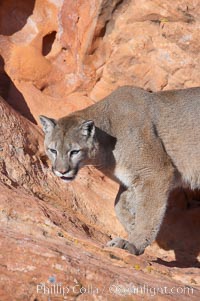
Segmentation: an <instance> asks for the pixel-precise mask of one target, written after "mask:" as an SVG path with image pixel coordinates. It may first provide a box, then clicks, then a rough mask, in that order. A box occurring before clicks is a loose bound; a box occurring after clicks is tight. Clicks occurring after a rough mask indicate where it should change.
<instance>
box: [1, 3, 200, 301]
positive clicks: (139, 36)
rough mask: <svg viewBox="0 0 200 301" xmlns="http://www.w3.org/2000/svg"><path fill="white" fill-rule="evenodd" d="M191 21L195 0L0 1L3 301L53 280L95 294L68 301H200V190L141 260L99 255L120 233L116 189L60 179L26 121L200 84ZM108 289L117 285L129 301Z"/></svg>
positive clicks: (185, 196) (174, 201) (32, 300)
mask: <svg viewBox="0 0 200 301" xmlns="http://www.w3.org/2000/svg"><path fill="white" fill-rule="evenodd" d="M199 17H200V3H199V1H197V0H193V1H189V0H177V1H170V0H165V1H160V0H142V1H141V0H140V1H139V0H87V1H86V0H27V1H22V0H19V1H14V0H2V1H1V2H0V55H1V56H0V95H1V96H2V97H3V99H2V98H1V99H0V120H1V124H0V125H1V126H0V204H1V205H0V245H1V254H0V300H1V301H7V300H20V301H23V300H24V301H27V300H29V301H37V300H46V296H45V295H44V294H43V295H42V294H39V295H38V294H37V291H36V286H37V284H39V283H47V284H50V283H49V277H52V276H53V277H55V279H56V281H57V282H62V283H64V284H65V285H70V286H71V287H73V286H74V285H77V284H78V287H80V288H81V287H87V286H88V285H91V284H93V287H94V288H98V289H99V293H98V294H94V295H91V294H86V295H84V294H80V293H78V292H77V293H73V292H71V293H70V294H69V295H68V296H67V300H69V301H70V300H84V301H90V300H106V299H107V300H109V301H112V300H122V298H124V297H125V299H126V300H133V299H134V300H141V296H140V295H134V296H133V295H132V294H128V293H127V290H126V289H127V288H130V286H132V285H138V286H142V285H144V284H146V285H148V286H149V287H154V286H155V284H156V285H157V286H158V287H166V286H167V287H169V288H170V287H180V286H185V285H186V286H187V287H192V289H194V291H193V293H191V294H192V296H189V297H188V295H187V294H180V295H178V296H177V294H175V295H173V294H168V295H163V294H158V295H157V296H154V300H159V301H160V300H178V299H180V300H182V301H184V300H191V299H192V300H199V298H200V288H199V287H200V277H199V270H198V268H199V257H200V256H199V254H200V240H199V230H200V222H199V221H200V211H199V208H200V207H199V206H198V199H199V192H198V191H197V192H194V193H192V192H188V191H185V190H182V189H180V190H178V191H175V192H174V193H173V194H172V196H171V198H170V202H169V209H168V212H167V214H166V218H165V220H164V222H163V225H162V227H161V231H160V233H159V235H158V239H157V243H154V244H153V245H152V246H150V247H148V248H147V250H146V251H145V254H144V255H142V256H140V257H136V256H132V255H130V254H128V253H127V252H125V251H123V250H117V249H115V250H112V249H110V248H105V247H103V246H105V243H106V241H108V240H109V239H110V237H114V236H118V235H121V236H123V237H125V235H126V234H125V232H124V230H123V228H122V226H121V225H120V223H119V222H118V221H117V219H116V216H115V213H114V209H113V203H114V198H115V195H116V192H117V189H118V185H117V184H116V183H113V182H112V181H111V180H109V179H107V178H106V177H105V176H104V175H102V174H101V173H100V172H98V171H96V170H95V169H94V168H90V169H83V170H82V171H81V172H80V174H79V177H78V179H77V180H76V181H75V182H73V183H71V184H69V185H65V184H63V183H62V182H60V181H59V179H57V178H56V177H55V176H54V175H53V174H52V173H51V170H50V166H49V163H48V161H47V159H46V157H45V156H44V153H43V150H42V144H43V137H42V132H41V130H40V129H39V127H38V126H37V125H36V124H33V123H37V121H38V115H40V114H44V115H47V116H50V117H55V118H57V117H61V116H63V115H66V114H69V113H70V112H72V111H75V110H78V109H81V108H84V107H86V106H88V105H90V104H92V103H94V102H96V101H98V100H99V99H101V98H102V97H104V96H106V95H108V94H109V93H110V92H111V91H113V90H114V89H115V88H117V87H118V86H121V85H125V84H130V85H135V86H140V87H143V88H145V89H147V90H152V91H157V90H165V89H172V88H173V89H174V88H183V87H185V88H187V87H192V86H200V76H199V75H200V67H199V53H200V51H199V48H200V43H199V40H200V39H199V35H200V33H199V27H200V18H199ZM9 105H10V106H9ZM22 115H23V116H24V117H25V118H24V117H23V116H22ZM27 119H29V120H27ZM30 121H31V122H30ZM191 200H195V201H193V202H191ZM8 283H9V285H8ZM110 284H111V285H112V284H114V285H116V284H120V285H122V291H123V290H126V293H125V296H124V294H123V293H122V294H120V292H117V294H116V292H113V291H109V286H110ZM142 298H144V300H149V295H148V294H144V295H143V296H142ZM125 299H124V300H125ZM52 300H54V299H53V298H52Z"/></svg>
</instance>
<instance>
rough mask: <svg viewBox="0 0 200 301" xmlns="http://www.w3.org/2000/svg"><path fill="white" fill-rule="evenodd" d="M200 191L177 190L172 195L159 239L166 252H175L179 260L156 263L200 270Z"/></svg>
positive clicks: (159, 260) (160, 260)
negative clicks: (199, 259) (199, 257)
mask: <svg viewBox="0 0 200 301" xmlns="http://www.w3.org/2000/svg"><path fill="white" fill-rule="evenodd" d="M199 233H200V190H198V189H196V190H193V191H192V190H190V189H189V188H188V189H183V188H177V189H175V190H173V191H172V192H171V194H170V196H169V201H168V209H167V212H166V214H165V218H164V220H163V222H162V225H161V228H160V231H159V233H158V236H157V239H156V241H157V243H158V244H159V246H160V247H161V248H163V249H164V250H174V252H175V257H176V260H175V261H171V262H168V261H164V260H162V259H160V258H158V259H157V260H156V262H158V263H159V264H162V265H165V266H168V267H179V268H188V267H194V268H200V262H199V261H198V260H197V256H198V255H199V253H200V235H199Z"/></svg>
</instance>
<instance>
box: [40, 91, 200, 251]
mask: <svg viewBox="0 0 200 301" xmlns="http://www.w3.org/2000/svg"><path fill="white" fill-rule="evenodd" d="M199 117H200V88H191V89H185V90H174V91H166V92H159V93H150V92H146V91H144V90H143V89H140V88H134V87H128V86H125V87H121V88H119V89H117V90H116V91H114V92H113V93H112V94H111V95H109V96H108V97H106V98H105V99H103V100H102V101H99V102H98V103H96V104H94V105H92V106H90V107H88V108H86V109H84V110H81V111H78V112H75V113H73V114H71V115H69V116H67V117H63V118H61V119H59V120H57V121H56V120H53V119H49V118H47V117H44V116H41V117H40V119H41V122H42V125H43V129H44V132H45V147H46V151H47V154H48V156H49V157H50V159H51V161H52V166H53V171H54V173H55V174H56V175H57V176H59V177H61V178H62V179H63V180H67V181H70V180H73V179H74V178H75V176H76V174H77V172H78V170H79V169H80V168H81V167H83V166H85V165H88V164H93V165H94V166H96V168H98V169H100V170H101V171H103V172H104V173H105V174H106V175H108V176H109V177H111V178H112V179H114V180H115V181H117V182H118V183H119V184H120V189H119V192H118V195H117V197H116V202H115V209H116V214H117V216H118V218H119V220H120V221H121V223H122V224H123V225H124V227H125V229H126V230H127V232H128V235H129V239H128V241H126V240H123V239H120V238H116V239H114V240H112V241H111V242H109V243H108V245H109V246H116V247H120V248H124V249H127V250H129V251H130V252H132V253H134V254H141V253H143V252H144V250H145V248H146V247H147V246H148V245H149V244H151V242H152V241H153V240H154V239H155V238H156V235H157V233H158V230H159V228H160V224H161V222H162V219H163V216H164V213H165V209H166V205H167V199H168V195H169V192H170V191H171V190H172V189H173V188H174V187H176V186H178V185H180V184H181V183H183V184H184V183H186V184H190V185H191V187H192V188H200V160H199V157H200V155H199V146H200V121H199ZM49 148H50V149H51V150H49ZM52 149H53V150H52ZM54 150H55V151H56V154H53V153H52V151H54Z"/></svg>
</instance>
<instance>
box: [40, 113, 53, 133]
mask: <svg viewBox="0 0 200 301" xmlns="http://www.w3.org/2000/svg"><path fill="white" fill-rule="evenodd" d="M39 118H40V122H41V125H42V128H43V131H44V133H45V134H49V133H51V132H52V130H53V129H54V128H55V126H56V120H55V119H52V118H48V117H46V116H43V115H40V116H39Z"/></svg>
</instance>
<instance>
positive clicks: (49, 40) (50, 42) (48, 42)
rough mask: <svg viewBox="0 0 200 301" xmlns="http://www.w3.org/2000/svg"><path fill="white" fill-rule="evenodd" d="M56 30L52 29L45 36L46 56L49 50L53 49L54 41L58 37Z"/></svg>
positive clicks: (43, 46)
mask: <svg viewBox="0 0 200 301" xmlns="http://www.w3.org/2000/svg"><path fill="white" fill-rule="evenodd" d="M56 34H57V32H56V31H52V32H51V33H49V34H47V35H46V36H44V37H43V41H42V54H43V55H44V56H46V55H47V54H49V52H50V51H51V48H52V46H53V43H54V41H55V38H56Z"/></svg>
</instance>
